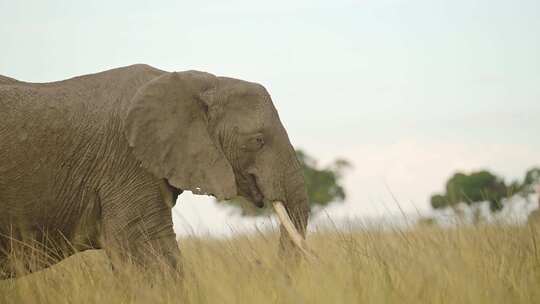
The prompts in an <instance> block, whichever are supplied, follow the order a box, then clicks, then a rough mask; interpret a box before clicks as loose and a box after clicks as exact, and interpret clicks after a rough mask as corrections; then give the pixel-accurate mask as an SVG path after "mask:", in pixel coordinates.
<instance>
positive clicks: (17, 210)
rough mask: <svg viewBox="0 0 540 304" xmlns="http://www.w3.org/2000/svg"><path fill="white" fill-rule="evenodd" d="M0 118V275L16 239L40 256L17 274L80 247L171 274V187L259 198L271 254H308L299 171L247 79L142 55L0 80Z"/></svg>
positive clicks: (268, 105) (273, 114) (174, 265)
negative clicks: (267, 211) (69, 74)
mask: <svg viewBox="0 0 540 304" xmlns="http://www.w3.org/2000/svg"><path fill="white" fill-rule="evenodd" d="M0 122H1V124H0V144H1V149H0V277H2V278H4V279H5V278H14V277H17V273H18V271H16V267H15V266H14V262H13V259H12V258H10V256H11V255H10V254H11V253H12V252H13V251H14V250H15V247H17V246H16V245H17V244H30V247H32V248H39V249H40V250H43V251H45V253H46V255H47V258H46V259H45V261H44V262H42V263H34V264H33V265H30V264H26V263H23V266H24V267H25V271H27V273H30V272H33V271H38V270H40V269H43V268H46V267H49V266H51V265H53V264H54V263H56V262H58V261H61V260H62V259H64V258H65V257H68V256H70V255H73V254H75V253H77V252H81V251H85V250H88V249H103V250H105V252H106V254H107V255H108V256H109V257H111V261H113V260H114V261H130V262H133V264H135V265H137V266H140V267H141V268H142V269H144V271H145V272H146V271H150V272H151V271H152V270H151V269H152V267H153V265H154V264H155V263H154V261H155V260H157V259H159V260H162V261H164V264H165V265H167V267H168V268H170V269H172V270H173V271H175V272H181V268H182V266H181V265H182V263H181V256H180V249H179V246H178V243H177V240H176V236H175V233H174V231H173V223H172V211H171V209H172V207H173V206H174V204H175V202H176V199H177V197H178V195H179V194H181V193H182V192H183V191H191V192H193V193H194V194H200V195H210V196H213V197H215V198H216V199H217V200H219V201H226V200H230V199H236V198H244V199H245V200H247V201H249V202H251V203H253V204H254V205H255V206H257V207H262V206H264V205H265V204H269V203H272V204H273V206H274V208H275V210H276V212H277V213H278V216H279V219H280V223H281V224H280V231H281V232H280V242H279V245H278V252H279V253H281V254H283V255H285V258H287V256H288V255H297V256H298V255H299V254H301V253H302V252H304V253H305V252H308V251H307V248H306V246H305V244H304V243H303V241H304V239H305V234H306V226H307V223H308V218H309V206H308V196H307V192H306V187H305V181H304V177H303V172H302V168H301V165H300V163H299V161H298V160H297V158H296V156H295V152H294V148H293V146H292V145H291V143H290V141H289V138H288V135H287V132H286V130H285V128H284V127H283V125H282V123H281V121H280V118H279V116H278V113H277V110H276V108H275V106H274V105H273V102H272V99H271V97H270V95H269V93H268V92H267V90H266V89H265V88H264V86H262V85H260V84H257V83H253V82H248V81H244V80H240V79H235V78H229V77H222V76H216V75H213V74H210V73H206V72H201V71H194V70H190V71H180V72H167V71H163V70H160V69H157V68H154V67H152V66H149V65H144V64H136V65H131V66H126V67H121V68H116V69H111V70H108V71H104V72H100V73H96V74H89V75H83V76H79V77H74V78H71V79H67V80H63V81H58V82H50V83H29V82H23V81H19V80H16V79H13V78H10V77H6V76H0ZM25 246H26V247H29V246H27V245H24V246H21V247H25ZM150 250H152V253H153V254H152V255H150V254H148V253H149V252H150ZM40 260H43V259H40ZM114 263H115V262H113V264H112V265H113V268H114V266H115V264H114Z"/></svg>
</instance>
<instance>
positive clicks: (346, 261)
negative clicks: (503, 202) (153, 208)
mask: <svg viewBox="0 0 540 304" xmlns="http://www.w3.org/2000/svg"><path fill="white" fill-rule="evenodd" d="M180 243H181V248H182V251H183V255H184V263H185V266H184V267H185V272H186V278H185V281H184V288H181V287H180V286H181V285H180V284H179V282H178V281H175V280H172V279H165V280H157V279H155V280H154V279H152V278H149V277H146V276H142V275H139V274H138V273H137V272H136V271H134V270H133V269H129V268H126V269H120V270H119V271H118V273H116V274H115V275H113V273H112V271H111V268H110V264H109V263H108V260H107V259H106V257H105V255H104V254H103V253H102V252H100V251H92V252H85V253H82V254H78V255H76V256H73V257H71V258H69V259H68V260H66V261H63V262H62V263H60V264H58V265H56V266H55V267H52V268H50V269H48V270H46V271H42V272H39V273H36V274H32V275H29V276H25V277H23V278H21V279H18V280H8V281H3V282H0V303H58V304H60V303H489V304H494V303H540V258H539V254H540V252H539V249H538V246H540V229H539V228H536V227H534V226H495V225H491V226H487V225H486V226H482V225H480V226H473V227H461V228H448V229H442V228H437V227H417V228H414V229H410V230H408V231H397V230H394V231H369V230H363V231H356V232H352V231H351V232H337V231H333V232H316V233H312V234H310V236H309V238H308V243H309V244H310V246H311V247H312V248H313V249H314V250H315V251H316V252H317V254H318V256H319V260H318V261H311V262H308V261H303V262H302V263H301V264H300V265H299V266H298V267H297V268H294V269H292V268H291V267H290V265H289V264H287V263H284V262H283V261H281V260H280V259H279V258H278V255H277V252H276V244H277V235H275V234H263V233H259V234H255V235H249V236H238V237H237V238H234V239H225V240H224V239H209V238H206V239H205V238H196V237H192V238H186V239H182V240H180Z"/></svg>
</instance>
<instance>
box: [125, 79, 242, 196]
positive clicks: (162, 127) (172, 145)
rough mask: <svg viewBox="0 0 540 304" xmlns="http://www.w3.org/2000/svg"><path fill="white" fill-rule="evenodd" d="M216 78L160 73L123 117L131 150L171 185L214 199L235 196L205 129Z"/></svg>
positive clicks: (225, 165) (229, 172)
mask: <svg viewBox="0 0 540 304" xmlns="http://www.w3.org/2000/svg"><path fill="white" fill-rule="evenodd" d="M217 82H218V79H217V77H216V76H214V75H212V74H208V73H204V72H198V71H187V72H174V73H168V74H165V75H162V76H160V77H158V78H156V79H154V80H152V81H151V82H149V83H148V84H146V85H145V86H143V87H141V88H140V89H139V91H138V92H137V93H136V94H135V96H134V97H133V100H132V102H131V105H130V108H129V110H128V113H127V116H126V120H125V135H126V138H127V141H128V142H129V145H130V146H131V147H133V153H134V154H135V157H137V159H138V160H140V161H141V164H142V166H143V167H144V168H146V169H147V170H148V171H150V172H151V173H153V174H154V175H155V176H157V177H159V178H166V179H167V180H168V182H169V184H171V185H172V186H174V187H176V188H179V189H182V190H190V191H192V192H193V193H195V194H211V195H214V196H215V197H216V198H217V199H218V200H223V199H229V198H232V197H234V196H236V194H237V189H236V183H235V177H234V173H233V170H232V167H231V165H230V164H229V162H228V160H227V159H226V158H225V155H224V153H223V151H222V149H221V147H220V146H219V145H218V144H217V142H216V141H215V140H214V139H213V138H212V137H211V135H210V132H209V130H208V108H209V107H211V106H212V103H213V101H214V100H215V99H216V98H214V92H215V91H216V86H217Z"/></svg>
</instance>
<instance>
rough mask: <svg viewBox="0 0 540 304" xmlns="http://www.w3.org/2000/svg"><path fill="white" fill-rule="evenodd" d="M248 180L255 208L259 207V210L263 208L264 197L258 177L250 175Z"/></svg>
mask: <svg viewBox="0 0 540 304" xmlns="http://www.w3.org/2000/svg"><path fill="white" fill-rule="evenodd" d="M247 179H248V183H247V184H248V188H249V192H250V194H251V198H252V199H253V204H255V206H257V207H258V208H263V207H264V195H263V193H262V191H261V189H260V188H259V185H258V183H257V177H256V176H255V175H253V174H248V175H247Z"/></svg>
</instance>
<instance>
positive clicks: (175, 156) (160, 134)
mask: <svg viewBox="0 0 540 304" xmlns="http://www.w3.org/2000/svg"><path fill="white" fill-rule="evenodd" d="M125 135H126V137H127V140H128V142H129V144H130V146H131V147H133V153H134V154H135V156H136V157H137V158H138V159H139V161H140V162H141V165H142V166H143V167H145V168H146V169H147V170H148V171H150V172H151V173H153V174H154V175H155V176H157V177H159V178H164V179H166V180H167V181H168V182H169V184H170V185H172V186H173V187H175V188H177V189H181V190H190V191H192V192H193V193H195V194H210V195H213V196H215V197H216V198H217V199H218V200H226V199H232V198H234V197H237V196H242V197H244V198H246V199H247V200H248V201H251V202H253V203H254V204H255V205H256V206H258V207H262V206H264V204H265V203H273V204H274V207H275V209H276V211H277V212H278V216H279V219H280V221H281V223H282V227H283V228H285V231H287V232H288V236H289V240H290V241H293V243H295V244H297V245H298V246H299V247H300V248H302V247H304V245H303V244H302V242H301V241H303V238H304V237H305V232H306V225H307V220H308V215H309V212H308V198H307V193H306V189H305V185H304V177H303V172H302V168H301V166H300V163H299V161H298V160H297V158H296V156H295V152H294V149H293V147H292V145H291V143H290V142H289V139H288V135H287V132H286V131H285V128H284V127H283V125H282V124H281V121H280V119H279V116H278V113H277V111H276V109H275V107H274V105H273V103H272V99H271V97H270V95H269V94H268V92H267V91H266V89H265V88H264V87H263V86H261V85H259V84H256V83H252V82H247V81H242V80H238V79H233V78H226V77H216V76H214V75H212V74H209V73H204V72H198V71H187V72H174V73H166V74H163V75H162V76H160V77H158V78H156V79H154V80H152V81H151V82H149V83H148V84H146V85H145V86H143V87H141V88H140V89H139V91H138V92H137V94H136V95H135V96H134V97H133V99H132V101H131V105H130V109H129V112H128V114H127V116H126V118H125ZM291 220H292V224H291ZM287 227H288V228H287ZM283 231H284V230H283V229H282V244H283V240H284V236H285V235H287V234H285V233H283ZM304 250H305V249H304Z"/></svg>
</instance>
